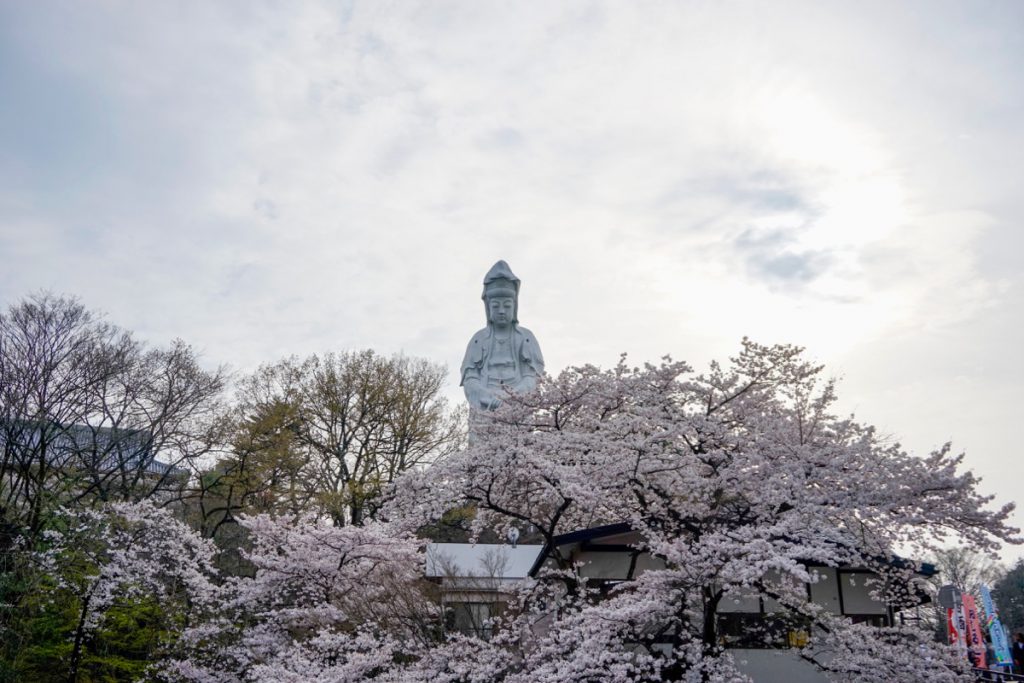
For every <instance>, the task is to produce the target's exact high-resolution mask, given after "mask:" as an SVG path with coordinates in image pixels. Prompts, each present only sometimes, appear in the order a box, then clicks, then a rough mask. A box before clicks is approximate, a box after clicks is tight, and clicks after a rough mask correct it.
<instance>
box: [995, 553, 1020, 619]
mask: <svg viewBox="0 0 1024 683" xmlns="http://www.w3.org/2000/svg"><path fill="white" fill-rule="evenodd" d="M992 599H993V600H995V603H996V609H998V610H999V619H1000V621H1002V622H1003V625H1004V626H1005V627H1006V628H1007V629H1009V631H1010V633H1017V632H1024V559H1020V560H1017V564H1015V565H1013V567H1012V568H1011V569H1010V571H1008V572H1006V574H1005V575H1004V576H1003V578H1001V579H999V580H998V581H996V583H995V585H994V586H993V587H992Z"/></svg>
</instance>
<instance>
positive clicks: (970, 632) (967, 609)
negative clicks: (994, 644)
mask: <svg viewBox="0 0 1024 683" xmlns="http://www.w3.org/2000/svg"><path fill="white" fill-rule="evenodd" d="M963 601H964V619H965V620H966V621H967V649H968V650H970V653H971V661H973V662H974V666H976V667H978V668H979V669H987V668H988V662H987V661H986V659H985V636H984V635H982V632H981V619H980V618H979V617H978V607H977V605H975V604H974V596H973V595H968V594H967V593H964V597H963Z"/></svg>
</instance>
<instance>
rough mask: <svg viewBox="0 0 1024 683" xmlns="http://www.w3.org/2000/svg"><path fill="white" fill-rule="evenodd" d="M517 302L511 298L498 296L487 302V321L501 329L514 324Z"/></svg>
mask: <svg viewBox="0 0 1024 683" xmlns="http://www.w3.org/2000/svg"><path fill="white" fill-rule="evenodd" d="M514 309H515V301H514V300H513V299H512V297H510V296H496V297H492V298H490V299H488V300H487V319H488V320H490V321H491V322H492V323H494V324H495V325H498V326H499V327H504V326H505V325H511V324H512V315H513V310H514Z"/></svg>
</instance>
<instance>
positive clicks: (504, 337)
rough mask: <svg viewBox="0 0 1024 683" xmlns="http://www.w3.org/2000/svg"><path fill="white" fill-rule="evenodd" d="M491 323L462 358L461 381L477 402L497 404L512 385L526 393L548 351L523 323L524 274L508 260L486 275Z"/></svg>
mask: <svg viewBox="0 0 1024 683" xmlns="http://www.w3.org/2000/svg"><path fill="white" fill-rule="evenodd" d="M481 298H482V299H483V300H484V310H485V311H486V313H487V327H485V328H484V329H482V330H480V331H479V332H477V333H476V334H474V335H473V338H472V339H470V340H469V345H468V346H467V347H466V356H465V358H463V359H462V382H461V386H462V388H463V389H464V390H465V392H466V400H468V401H469V405H470V406H471V407H473V408H479V409H483V410H494V409H495V408H497V407H498V406H500V405H501V398H502V396H503V395H504V394H505V392H507V391H512V392H515V393H523V392H527V391H530V390H532V389H533V388H534V387H536V386H537V378H538V377H539V376H540V375H541V374H542V373H543V372H544V357H543V356H542V355H541V352H540V345H539V344H537V338H536V337H534V336H533V333H532V332H530V331H529V330H528V329H526V328H525V327H520V326H519V315H518V313H519V278H517V277H516V276H515V275H513V274H512V270H511V269H510V268H509V267H508V264H507V263H505V262H504V261H498V262H497V263H495V264H494V266H493V267H492V268H491V269H490V270H489V271H488V272H487V275H486V276H485V277H484V293H483V296H482V297H481Z"/></svg>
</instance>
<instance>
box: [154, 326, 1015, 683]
mask: <svg viewBox="0 0 1024 683" xmlns="http://www.w3.org/2000/svg"><path fill="white" fill-rule="evenodd" d="M835 401H836V395H835V386H834V384H833V383H832V382H831V381H828V380H825V379H823V378H822V368H821V367H819V366H816V365H813V364H811V363H808V362H807V361H805V360H804V359H803V357H802V355H801V350H800V349H797V348H794V347H790V346H772V347H765V346H760V345H758V344H755V343H753V342H750V341H746V340H745V341H744V343H743V347H742V349H741V352H740V353H739V355H738V356H737V357H735V358H733V359H731V360H730V362H729V363H727V364H722V365H719V364H712V365H711V367H710V369H709V370H708V371H707V372H706V373H703V374H699V375H697V374H694V373H693V371H692V370H691V369H690V368H689V366H687V365H686V364H684V363H678V362H674V361H672V360H670V359H665V360H663V361H662V362H661V363H659V364H656V365H645V366H644V367H630V366H629V365H627V364H626V362H625V359H623V360H622V361H621V362H620V363H619V364H618V365H617V366H616V367H615V368H612V369H610V370H600V369H598V368H595V367H591V366H585V367H580V368H574V369H570V370H567V371H565V372H563V373H562V374H561V375H559V376H558V377H557V378H546V379H543V380H542V381H541V382H540V384H539V386H538V388H537V390H536V391H535V392H532V393H530V394H525V395H509V396H508V397H506V400H505V401H504V403H503V405H502V407H501V408H500V409H498V410H496V411H494V412H491V413H485V414H480V415H478V416H477V417H478V418H479V419H476V420H474V430H475V431H474V433H473V435H472V437H473V438H472V439H471V440H470V445H469V447H468V448H467V449H465V450H463V451H461V452H459V453H456V454H453V455H451V456H449V457H447V458H445V459H443V460H441V461H439V462H436V463H434V464H433V465H432V466H430V467H429V468H427V469H424V470H417V471H412V472H409V473H407V474H405V475H404V476H403V477H401V478H400V479H399V481H398V483H397V485H396V486H395V487H394V488H393V490H392V491H391V494H390V499H389V500H388V501H387V503H386V505H385V507H384V508H383V509H382V510H381V513H382V514H381V520H380V521H375V522H372V523H369V524H366V525H365V526H361V527H360V526H344V527H338V526H335V525H333V524H331V523H329V522H327V521H325V520H322V519H314V518H302V519H298V520H295V519H283V518H276V519H275V518H273V517H269V516H264V515H260V516H256V517H252V518H248V519H243V520H242V523H243V524H244V525H245V526H246V527H247V529H248V530H249V533H250V539H251V541H252V543H253V546H252V548H251V550H250V551H248V553H247V557H248V560H249V562H251V564H252V566H253V567H254V573H253V574H252V575H251V576H237V577H232V578H228V579H225V580H224V581H223V582H222V584H220V585H218V586H214V587H211V588H210V589H209V591H208V593H207V594H206V596H205V597H203V598H202V599H199V600H197V604H200V605H202V606H203V609H204V610H205V616H204V618H201V619H196V620H193V622H192V624H191V625H190V626H189V628H188V629H186V630H185V632H184V633H183V634H182V637H181V638H180V639H179V642H178V644H177V645H178V654H177V656H176V657H175V658H174V659H172V660H169V661H167V662H164V665H163V667H162V669H161V676H162V677H163V678H164V679H167V680H174V681H182V680H184V681H202V682H203V683H229V682H230V683H236V682H242V681H251V682H255V681H270V680H273V681H295V682H298V681H311V680H315V681H321V682H325V683H328V682H334V681H337V682H341V681H346V682H353V681H389V682H398V681H401V682H403V683H404V682H409V683H411V682H413V681H415V682H422V681H427V680H429V681H432V682H433V683H497V682H498V681H501V682H502V683H554V682H555V681H566V680H571V681H616V682H623V683H624V682H627V681H737V682H738V681H745V680H748V678H747V677H746V676H745V675H744V674H743V673H742V672H741V670H740V666H739V663H738V662H737V661H736V660H735V658H734V656H733V654H732V653H731V652H730V650H729V649H727V648H725V647H724V644H723V633H722V632H721V630H720V619H719V616H720V612H721V611H722V607H723V606H724V605H725V604H726V603H727V601H730V600H734V599H736V598H737V597H749V596H756V597H759V598H762V599H765V600H771V601H774V603H775V604H778V605H779V606H780V609H781V612H780V613H779V617H778V618H779V619H782V620H787V623H788V624H791V625H793V626H798V627H799V628H801V629H804V630H805V631H806V633H807V635H808V638H807V642H806V643H803V644H801V645H800V647H797V648H794V652H795V653H796V655H797V656H799V657H801V658H803V659H804V660H806V662H808V663H809V664H813V665H814V666H817V667H818V668H820V669H821V670H822V671H824V672H826V673H828V674H829V675H830V676H832V677H833V678H834V679H836V680H841V681H852V682H863V683H876V682H877V683H881V682H883V681H893V680H929V681H943V682H949V683H952V682H954V681H967V680H970V677H969V673H968V672H967V670H966V663H965V662H963V661H959V660H958V659H957V654H956V653H955V652H954V651H952V650H950V649H949V648H947V647H945V646H944V645H942V644H936V643H933V642H931V641H930V638H929V636H928V634H927V633H925V632H923V631H922V630H920V629H919V628H917V627H914V626H911V625H903V624H899V623H897V624H896V625H891V626H886V627H874V626H869V625H867V624H859V623H857V624H855V623H852V621H851V620H849V619H848V618H845V617H843V616H840V615H836V614H833V613H831V612H830V611H829V610H828V609H827V608H826V607H825V606H823V605H820V604H816V603H814V602H813V601H812V600H811V599H810V598H809V595H808V591H807V589H806V586H807V584H814V583H815V582H817V581H819V580H821V574H820V573H818V572H817V571H816V570H815V569H814V567H815V566H818V567H850V566H855V567H860V568H867V569H870V570H871V571H872V572H873V573H874V575H875V579H874V580H873V587H872V591H873V595H874V597H875V598H876V599H878V600H882V601H884V602H885V603H887V604H888V605H889V606H890V607H891V608H892V609H893V610H899V609H901V608H903V607H906V606H909V605H912V604H915V603H916V602H917V601H918V600H919V595H918V593H917V591H918V590H919V588H920V587H921V582H919V581H918V575H917V573H916V570H918V569H920V566H919V564H918V563H916V562H914V561H913V560H911V559H899V558H897V556H896V554H897V552H899V554H900V555H902V556H903V557H904V558H916V557H927V556H929V555H931V554H932V552H934V551H935V550H936V549H938V548H939V547H941V546H943V545H946V544H948V543H949V542H950V541H953V540H955V541H957V542H959V543H961V544H963V545H965V546H966V547H970V548H973V549H975V550H977V551H986V550H991V549H992V548H994V547H996V545H997V544H998V543H999V542H1000V541H1005V542H1019V540H1018V538H1017V531H1016V530H1015V529H1012V528H1010V527H1009V526H1008V524H1007V518H1008V515H1009V514H1010V512H1011V510H1012V506H1010V505H1006V506H1003V507H1001V508H998V509H992V508H991V507H990V504H991V502H992V498H991V497H989V496H985V495H983V494H982V493H980V492H979V491H978V489H977V480H976V479H975V477H974V476H973V475H972V474H971V473H970V472H965V471H963V469H962V466H963V456H962V455H958V454H955V453H954V452H953V451H952V450H951V449H950V448H949V447H948V446H947V447H943V448H941V449H939V450H938V451H936V452H934V453H931V454H929V455H927V456H925V457H915V456H912V455H910V454H908V453H907V452H905V451H904V450H903V449H902V448H901V447H900V446H899V445H898V444H896V443H892V442H890V441H887V440H886V439H883V438H881V437H880V436H879V435H878V434H877V433H876V432H875V430H874V429H873V428H871V427H869V426H866V425H863V424H861V423H859V422H857V421H856V420H854V419H853V418H852V417H843V416H839V415H836V414H835ZM467 507H468V508H472V509H473V510H475V518H474V519H473V527H474V529H475V530H476V531H477V532H480V531H483V530H485V529H488V530H491V531H496V532H498V533H502V534H503V532H504V530H505V529H507V528H509V527H510V526H513V525H514V526H516V527H518V528H521V529H526V528H530V529H532V531H531V533H536V534H537V535H539V537H540V538H542V539H543V540H544V541H545V543H546V544H547V545H546V547H547V549H548V552H549V554H548V559H547V561H546V563H545V565H544V566H543V567H542V568H541V569H540V571H539V572H538V573H537V575H536V576H535V577H534V578H531V579H528V580H526V581H524V582H522V584H521V585H520V586H519V588H518V589H517V590H516V591H515V593H514V595H512V596H511V597H510V600H509V603H508V605H507V608H506V610H505V611H504V613H503V614H502V616H500V617H497V618H495V619H493V621H492V623H491V624H490V625H489V626H490V628H488V629H487V632H488V633H490V634H491V636H490V638H489V639H483V638H480V637H474V636H471V635H460V634H445V633H444V632H443V630H442V629H441V628H440V624H441V623H442V616H443V615H442V614H441V611H440V608H439V607H438V604H439V603H438V601H436V600H435V599H434V597H433V596H432V595H431V591H430V588H429V587H428V586H426V585H425V584H424V582H423V579H422V576H423V567H422V562H423V552H422V542H421V541H417V540H415V539H414V537H413V534H414V533H415V532H416V531H417V530H420V529H423V528H425V527H427V526H429V525H430V524H433V523H436V522H437V520H439V519H440V518H441V517H442V516H443V515H444V514H445V513H446V512H447V511H450V510H453V509H466V508H467ZM609 523H625V524H627V525H628V528H629V529H631V530H632V532H633V534H634V538H635V540H634V541H633V550H634V551H636V552H638V553H644V554H646V555H648V556H650V557H651V558H653V559H654V560H656V562H655V563H653V565H652V568H650V569H648V570H647V571H645V572H643V573H639V574H638V575H637V576H636V578H635V579H634V580H632V581H623V582H617V583H614V584H612V585H610V584H608V583H603V582H600V581H595V580H593V579H591V578H588V576H587V574H586V572H585V571H584V568H583V567H582V566H580V565H579V564H578V563H577V562H576V561H575V560H574V559H573V557H572V556H571V555H569V554H567V553H565V552H564V551H563V549H561V548H559V546H558V545H557V543H556V542H555V541H556V538H557V537H558V536H560V535H562V534H566V533H569V532H574V531H578V530H580V529H586V528H591V527H594V526H598V525H604V524H609Z"/></svg>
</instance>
